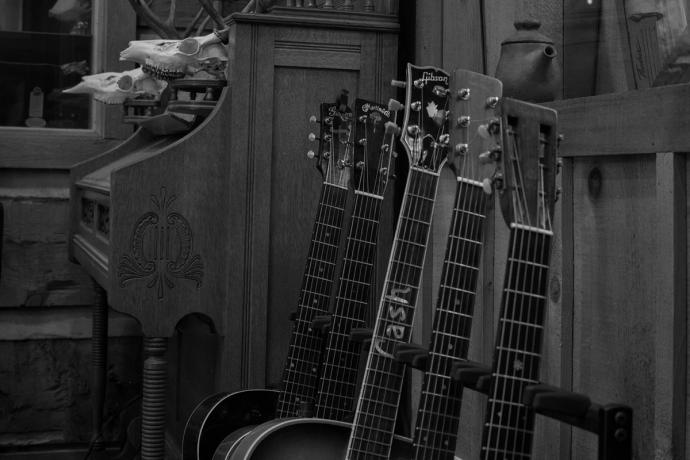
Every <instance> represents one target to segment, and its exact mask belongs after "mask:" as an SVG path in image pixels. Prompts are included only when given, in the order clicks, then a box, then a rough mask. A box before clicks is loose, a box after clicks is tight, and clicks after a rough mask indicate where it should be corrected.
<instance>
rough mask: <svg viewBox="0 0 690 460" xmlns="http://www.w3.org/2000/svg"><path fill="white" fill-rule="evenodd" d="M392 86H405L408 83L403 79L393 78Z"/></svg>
mask: <svg viewBox="0 0 690 460" xmlns="http://www.w3.org/2000/svg"><path fill="white" fill-rule="evenodd" d="M391 86H395V87H396V88H405V87H406V86H407V83H405V82H404V81H402V80H391Z"/></svg>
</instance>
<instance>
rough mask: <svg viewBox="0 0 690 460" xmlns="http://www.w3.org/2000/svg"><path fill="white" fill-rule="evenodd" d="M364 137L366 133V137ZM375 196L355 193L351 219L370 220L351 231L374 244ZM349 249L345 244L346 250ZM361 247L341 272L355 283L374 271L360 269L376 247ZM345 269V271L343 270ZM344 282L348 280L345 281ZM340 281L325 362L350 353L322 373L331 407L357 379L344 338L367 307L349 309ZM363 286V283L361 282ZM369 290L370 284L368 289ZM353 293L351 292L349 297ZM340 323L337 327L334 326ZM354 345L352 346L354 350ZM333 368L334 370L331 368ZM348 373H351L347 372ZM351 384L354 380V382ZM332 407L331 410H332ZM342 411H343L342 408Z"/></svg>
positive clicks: (324, 393)
mask: <svg viewBox="0 0 690 460" xmlns="http://www.w3.org/2000/svg"><path fill="white" fill-rule="evenodd" d="M367 120H368V118H367V119H366V120H365V121H364V124H365V127H364V130H365V133H366V132H367V126H366V121H367ZM365 138H366V136H365ZM368 145H369V142H365V144H364V160H363V161H364V168H363V171H362V173H361V176H360V185H359V187H358V189H361V190H364V191H365V192H372V191H374V190H373V189H371V188H370V187H369V185H368V184H366V182H367V181H368V175H367V171H368V169H369V165H368V161H369V153H368ZM378 201H379V200H378V199H376V198H372V197H367V196H364V195H356V196H355V209H354V211H353V219H355V218H358V216H359V217H361V218H362V219H364V220H368V221H370V222H372V223H371V224H369V228H368V230H369V232H370V233H368V234H364V232H362V230H361V229H359V228H355V229H354V230H352V231H351V234H354V235H361V236H362V238H361V239H362V240H364V241H371V242H373V243H375V242H376V241H375V240H376V237H377V235H378V220H379V217H378V215H379V214H380V209H381V207H380V204H379V203H378ZM364 220H359V221H353V225H355V226H356V225H358V224H359V225H360V226H362V225H364ZM349 249H351V248H350V247H348V251H349ZM361 249H362V250H364V252H365V254H364V255H362V254H356V255H354V254H349V257H351V258H352V264H347V268H346V267H344V269H343V273H344V276H345V277H346V279H354V280H356V281H357V282H366V283H369V282H370V279H371V272H372V271H373V270H374V268H373V266H372V267H371V268H370V269H369V272H370V273H364V274H362V272H361V270H362V267H361V262H364V263H370V262H372V261H373V259H374V256H375V252H376V247H375V245H371V246H369V245H367V246H364V247H363V248H361ZM357 261H361V262H360V263H359V265H354V263H355V262H357ZM353 270H354V271H356V272H357V275H361V276H357V275H353V274H352V273H351V271H353ZM346 271H347V273H346ZM345 284H347V283H345ZM345 284H343V283H342V282H341V288H339V291H340V292H342V294H339V295H338V298H337V299H338V300H337V302H336V308H339V309H340V310H341V311H340V312H334V316H333V321H334V324H333V331H332V332H331V333H329V344H328V349H327V353H328V354H327V358H326V361H325V362H326V363H334V362H335V359H336V358H335V357H333V354H334V352H335V350H341V351H342V353H344V354H346V355H347V354H349V356H351V358H350V359H351V361H350V362H348V363H347V364H346V365H345V366H342V365H331V366H330V367H329V369H328V373H326V369H324V375H322V380H321V382H322V384H321V390H319V392H318V394H319V398H323V399H324V400H325V402H326V401H327V402H328V403H327V404H329V405H331V406H332V407H333V405H334V404H335V402H334V401H336V400H337V398H338V397H340V398H342V391H338V389H339V388H341V389H342V388H343V386H344V384H345V383H346V382H345V381H349V382H352V381H353V378H352V374H355V376H354V377H355V378H356V370H357V366H356V362H357V361H358V359H357V357H356V356H354V357H353V355H354V354H355V353H356V351H357V350H356V347H353V346H352V345H351V344H350V343H349V339H348V338H346V337H345V335H346V334H348V333H349V331H350V330H351V329H352V327H353V324H354V323H355V322H356V323H357V324H358V325H359V326H361V325H362V323H363V322H362V321H361V319H359V318H361V317H362V312H361V310H362V309H364V308H366V307H362V306H361V304H359V306H358V307H355V308H356V309H358V310H360V312H358V313H359V314H358V315H356V314H355V313H354V312H351V311H349V310H348V308H347V307H348V305H351V303H350V302H349V301H348V299H347V297H348V294H347V293H346V291H345V289H346V288H348V287H349V288H350V289H351V290H352V289H354V288H355V286H356V284H354V285H353V284H352V283H350V286H345ZM361 286H364V285H361ZM362 289H367V288H366V287H362ZM368 290H369V291H370V287H369V288H368ZM366 294H368V293H366V292H365V295H364V298H368V297H369V296H368V295H366ZM351 295H352V294H350V296H351ZM361 299H362V296H359V300H361ZM340 323H342V325H340V327H338V328H336V326H338V325H339V324H340ZM353 348H355V349H354V350H353ZM333 368H334V369H335V370H333ZM341 371H342V372H341ZM348 372H349V373H350V374H349V375H348ZM353 383H354V382H353ZM351 398H352V393H351V392H348V399H351ZM333 410H334V409H332V411H333ZM343 410H345V409H344V408H343Z"/></svg>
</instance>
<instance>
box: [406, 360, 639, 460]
mask: <svg viewBox="0 0 690 460" xmlns="http://www.w3.org/2000/svg"><path fill="white" fill-rule="evenodd" d="M403 356H404V353H403ZM451 375H452V378H453V379H455V380H458V381H459V382H460V383H461V384H462V385H463V387H466V388H469V389H471V390H475V391H478V392H480V393H483V394H485V395H488V394H489V391H490V388H491V368H489V367H488V366H486V365H484V364H481V363H476V362H473V361H461V362H457V363H455V364H454V365H453V369H452V374H451ZM522 402H523V404H525V405H526V406H528V407H531V408H532V409H534V411H535V412H536V413H537V414H540V415H544V416H546V417H550V418H552V419H555V420H558V421H559V422H562V423H567V424H568V425H572V426H574V427H577V428H580V429H583V430H585V431H589V432H590V433H594V434H596V435H598V437H599V455H598V457H597V458H598V460H630V459H632V421H633V412H632V408H631V407H630V406H626V405H623V404H606V405H601V404H596V403H593V402H592V401H591V400H590V398H589V396H587V395H584V394H581V393H574V392H572V391H567V390H563V389H561V388H558V387H555V386H552V385H547V384H544V383H541V384H535V385H528V386H526V387H525V389H524V391H523V394H522Z"/></svg>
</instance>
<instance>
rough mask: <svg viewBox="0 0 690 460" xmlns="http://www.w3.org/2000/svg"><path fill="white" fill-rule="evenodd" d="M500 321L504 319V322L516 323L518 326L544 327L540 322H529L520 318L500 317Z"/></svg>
mask: <svg viewBox="0 0 690 460" xmlns="http://www.w3.org/2000/svg"><path fill="white" fill-rule="evenodd" d="M499 321H502V322H504V323H510V324H515V325H517V326H523V327H536V328H537V329H544V326H542V325H540V324H534V323H527V322H525V321H518V320H515V319H510V318H499Z"/></svg>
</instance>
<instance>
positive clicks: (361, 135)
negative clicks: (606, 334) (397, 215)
mask: <svg viewBox="0 0 690 460" xmlns="http://www.w3.org/2000/svg"><path fill="white" fill-rule="evenodd" d="M392 112H393V110H392V109H391V108H390V107H389V108H388V109H386V108H385V107H381V106H380V105H378V104H375V103H373V102H368V101H364V100H362V99H357V100H356V101H355V118H354V120H353V124H354V136H353V139H355V141H354V142H352V146H353V161H352V162H345V161H342V162H340V163H338V165H337V166H338V167H339V168H352V181H351V182H352V184H353V188H354V190H355V196H354V205H353V210H352V216H351V218H350V226H349V231H348V237H347V243H346V246H345V253H344V260H343V266H342V269H341V276H340V282H339V286H338V294H337V296H336V300H335V307H334V311H333V313H332V315H322V316H320V317H316V321H315V322H318V321H320V320H322V319H326V320H327V324H328V326H329V330H330V332H329V333H328V336H327V338H326V344H325V353H324V354H325V357H324V359H323V364H322V366H321V367H322V372H321V379H320V389H319V391H318V392H317V395H318V396H317V403H316V415H317V417H320V418H326V419H333V420H343V419H345V418H347V416H348V414H349V412H350V411H351V407H350V406H351V400H352V392H354V390H355V386H356V380H357V366H358V365H357V363H358V360H359V354H360V350H359V346H358V345H357V344H353V343H351V342H350V341H349V340H348V339H347V337H348V335H349V332H350V329H351V328H352V326H353V325H359V324H360V323H361V322H362V323H363V322H364V321H365V318H366V315H367V309H368V306H369V297H370V287H371V280H372V277H373V274H374V270H375V259H376V250H377V248H376V242H377V238H378V225H379V219H380V214H381V209H382V201H383V195H384V193H385V190H386V186H387V184H388V178H389V176H390V174H391V172H392V153H393V151H392V148H391V146H392V141H393V137H392V133H393V132H394V128H396V126H395V124H394V123H392V122H390V118H391V113H392ZM376 146H381V147H380V148H376ZM275 423H278V424H282V423H281V422H280V421H277V422H275ZM248 433H249V431H248V430H247V431H244V430H243V431H242V432H234V433H233V434H232V435H231V436H228V437H227V438H226V439H225V440H224V441H223V442H222V443H221V444H220V445H219V446H218V448H217V449H216V452H215V454H214V459H216V460H224V459H227V458H231V457H232V455H234V453H235V451H236V450H237V447H238V445H239V444H238V443H239V441H240V440H241V439H242V438H243V437H244V436H245V435H247V434H248Z"/></svg>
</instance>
